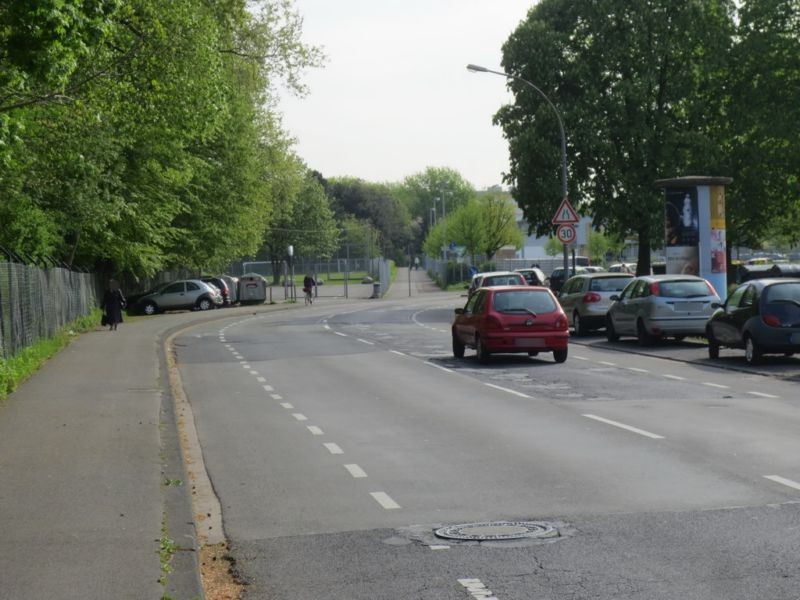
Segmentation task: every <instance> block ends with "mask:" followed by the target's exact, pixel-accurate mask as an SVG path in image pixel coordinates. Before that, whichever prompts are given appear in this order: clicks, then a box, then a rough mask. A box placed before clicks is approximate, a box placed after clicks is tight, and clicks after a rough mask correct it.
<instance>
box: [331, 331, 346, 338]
mask: <svg viewBox="0 0 800 600" xmlns="http://www.w3.org/2000/svg"><path fill="white" fill-rule="evenodd" d="M333 333H335V334H336V335H340V336H342V337H349V336H348V335H347V334H346V333H342V332H341V331H334V332H333Z"/></svg>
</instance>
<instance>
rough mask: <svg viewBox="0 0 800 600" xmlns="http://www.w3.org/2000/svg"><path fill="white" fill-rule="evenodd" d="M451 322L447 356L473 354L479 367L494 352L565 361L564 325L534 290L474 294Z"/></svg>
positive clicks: (555, 307)
mask: <svg viewBox="0 0 800 600" xmlns="http://www.w3.org/2000/svg"><path fill="white" fill-rule="evenodd" d="M455 312H456V316H455V319H453V327H452V332H453V355H454V356H455V357H456V358H463V357H464V349H465V348H474V349H475V350H476V351H477V353H478V361H480V362H481V363H485V362H487V361H488V360H489V356H490V355H491V354H492V353H495V352H502V353H507V352H527V353H528V355H530V356H536V355H537V354H539V352H552V353H553V357H554V358H555V361H556V362H559V363H562V362H564V361H565V360H567V342H568V340H569V325H568V322H567V315H565V314H564V311H563V310H562V309H561V306H560V305H559V304H558V301H557V300H556V297H555V296H554V295H553V293H552V292H551V291H550V290H549V289H547V288H544V287H537V286H530V287H529V286H516V285H515V286H500V287H491V288H480V289H478V290H477V291H476V292H475V294H474V295H473V296H472V297H471V298H470V299H469V300H468V301H467V304H466V306H464V308H457V309H456V311H455Z"/></svg>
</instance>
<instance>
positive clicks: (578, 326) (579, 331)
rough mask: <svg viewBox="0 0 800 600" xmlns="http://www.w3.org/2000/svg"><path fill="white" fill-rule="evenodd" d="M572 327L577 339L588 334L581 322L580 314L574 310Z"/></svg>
mask: <svg viewBox="0 0 800 600" xmlns="http://www.w3.org/2000/svg"><path fill="white" fill-rule="evenodd" d="M572 326H573V327H574V328H575V335H576V336H577V337H581V336H584V335H586V334H587V333H589V330H588V329H587V328H586V325H585V324H584V323H583V320H581V316H580V314H578V311H577V310H576V311H575V312H574V313H573V315H572Z"/></svg>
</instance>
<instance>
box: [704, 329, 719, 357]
mask: <svg viewBox="0 0 800 600" xmlns="http://www.w3.org/2000/svg"><path fill="white" fill-rule="evenodd" d="M706 336H707V337H708V358H713V359H717V358H719V342H717V340H715V339H714V335H713V334H712V333H711V332H710V331H709V332H708V333H706Z"/></svg>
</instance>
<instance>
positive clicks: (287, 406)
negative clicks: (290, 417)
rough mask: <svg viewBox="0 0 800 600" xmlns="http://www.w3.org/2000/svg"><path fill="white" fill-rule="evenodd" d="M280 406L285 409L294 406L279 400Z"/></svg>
mask: <svg viewBox="0 0 800 600" xmlns="http://www.w3.org/2000/svg"><path fill="white" fill-rule="evenodd" d="M281 406H282V407H283V408H285V409H286V410H291V409H293V408H294V405H293V404H289V403H288V402H281Z"/></svg>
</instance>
